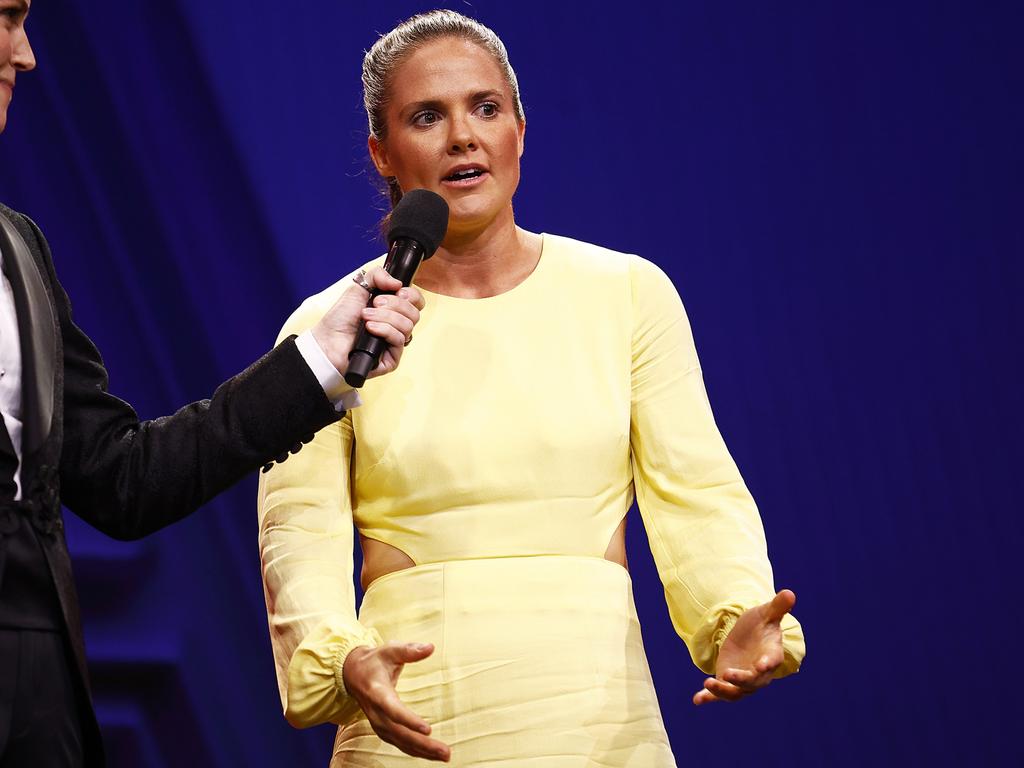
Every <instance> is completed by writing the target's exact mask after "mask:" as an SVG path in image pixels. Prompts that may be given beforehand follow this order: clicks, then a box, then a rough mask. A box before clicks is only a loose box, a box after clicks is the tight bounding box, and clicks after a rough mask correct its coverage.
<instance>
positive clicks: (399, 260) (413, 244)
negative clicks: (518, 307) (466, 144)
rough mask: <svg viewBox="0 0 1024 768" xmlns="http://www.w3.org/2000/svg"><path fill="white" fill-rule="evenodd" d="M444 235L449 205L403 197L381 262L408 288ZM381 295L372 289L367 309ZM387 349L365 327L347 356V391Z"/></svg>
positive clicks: (421, 196) (430, 197)
mask: <svg viewBox="0 0 1024 768" xmlns="http://www.w3.org/2000/svg"><path fill="white" fill-rule="evenodd" d="M447 231H448V204H447V203H446V202H445V201H444V199H443V198H442V197H441V196H440V195H437V194H435V193H433V192H430V191H428V190H426V189H414V190H411V191H410V192H408V193H406V194H405V195H404V196H403V197H402V199H401V200H400V201H399V202H398V205H396V206H395V210H394V211H392V213H391V225H390V226H389V227H388V257H387V260H386V261H385V262H384V269H385V270H386V272H387V273H388V275H390V276H391V277H392V278H394V279H395V280H397V281H399V282H400V283H401V285H403V286H407V287H408V286H410V285H411V284H412V280H413V278H414V277H415V276H416V270H417V269H419V266H420V262H422V261H423V260H424V259H429V258H430V257H431V256H433V255H434V251H436V250H437V247H438V246H439V245H440V244H441V241H442V240H444V236H445V233H446V232H447ZM413 290H415V289H413ZM384 293H390V291H382V290H380V288H378V287H372V289H371V291H370V299H369V302H368V303H367V307H374V306H377V304H376V302H377V301H378V300H379V299H378V297H379V296H381V295H382V294H384ZM417 293H418V292H417ZM407 338H408V335H407V336H405V337H404V338H403V342H402V343H403V345H404V344H405V343H406V341H405V339H407ZM387 347H388V342H387V341H386V340H385V339H384V338H382V337H381V336H380V335H379V334H375V333H374V329H373V328H372V327H368V326H366V325H364V327H363V328H362V329H361V330H360V332H359V335H358V336H357V337H356V340H355V343H354V344H353V345H352V351H351V352H349V356H348V368H347V370H346V371H345V381H346V382H348V385H349V386H350V387H356V388H358V387H361V386H363V383H364V382H365V381H366V379H367V377H368V376H370V375H371V373H372V372H374V371H376V370H377V367H378V365H379V363H380V358H381V354H383V353H384V351H385V350H386V349H387ZM399 354H400V353H399ZM396 363H397V361H396Z"/></svg>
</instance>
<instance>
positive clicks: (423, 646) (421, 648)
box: [412, 643, 430, 651]
mask: <svg viewBox="0 0 1024 768" xmlns="http://www.w3.org/2000/svg"><path fill="white" fill-rule="evenodd" d="M412 647H413V648H415V649H416V650H417V651H425V650H427V649H428V648H429V647H430V643H413V644H412Z"/></svg>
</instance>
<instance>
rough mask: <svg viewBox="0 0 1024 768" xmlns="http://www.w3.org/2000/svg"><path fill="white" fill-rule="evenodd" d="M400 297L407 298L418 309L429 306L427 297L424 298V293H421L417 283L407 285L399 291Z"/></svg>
mask: <svg viewBox="0 0 1024 768" xmlns="http://www.w3.org/2000/svg"><path fill="white" fill-rule="evenodd" d="M398 298H400V299H406V300H407V301H408V302H409V303H410V304H412V305H413V306H414V307H416V309H419V310H422V309H423V308H424V307H425V306H427V302H426V299H424V298H423V294H422V293H420V289H419V288H417V287H416V286H415V285H407V286H406V287H405V288H402V289H401V290H400V291H399V292H398Z"/></svg>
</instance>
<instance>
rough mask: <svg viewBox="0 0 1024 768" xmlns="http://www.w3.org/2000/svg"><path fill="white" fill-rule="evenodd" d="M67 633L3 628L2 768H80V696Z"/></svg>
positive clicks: (0, 684) (0, 634)
mask: <svg viewBox="0 0 1024 768" xmlns="http://www.w3.org/2000/svg"><path fill="white" fill-rule="evenodd" d="M69 652H70V651H69V649H68V647H67V641H66V640H65V639H64V635H63V633H61V632H49V631H40V630H32V629H3V628H0V768H23V767H24V768H29V767H30V766H31V768H41V767H42V766H46V768H50V766H53V768H65V767H66V768H71V767H72V766H74V768H80V767H81V766H82V764H83V757H82V728H81V725H80V720H79V715H78V708H79V695H80V694H79V691H78V690H77V685H76V679H75V676H74V673H73V672H72V670H71V662H70V659H69V657H68V654H69Z"/></svg>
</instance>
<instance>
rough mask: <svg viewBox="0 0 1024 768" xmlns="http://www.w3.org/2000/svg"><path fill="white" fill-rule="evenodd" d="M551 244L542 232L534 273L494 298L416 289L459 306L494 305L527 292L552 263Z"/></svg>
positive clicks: (427, 295) (428, 295) (420, 287)
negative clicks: (547, 265) (549, 254)
mask: <svg viewBox="0 0 1024 768" xmlns="http://www.w3.org/2000/svg"><path fill="white" fill-rule="evenodd" d="M550 244H551V243H550V240H549V238H548V235H547V234H546V233H544V232H541V233H540V256H539V257H538V259H537V263H536V265H534V267H533V271H532V272H530V274H528V275H527V276H526V277H524V278H523V279H522V280H520V281H519V282H518V283H516V284H515V285H513V286H512V287H511V288H509V289H508V290H507V291H502V292H501V293H496V294H494V295H493V296H481V297H480V298H467V297H465V296H449V295H448V294H447V293H435V292H434V291H428V290H427V289H426V288H423V287H422V286H419V285H417V286H416V287H417V288H419V290H420V292H421V293H422V294H423V295H424V296H425V297H427V298H429V299H434V300H437V299H441V300H444V301H449V302H453V303H459V304H478V303H494V302H497V301H501V300H503V299H505V297H506V296H509V297H510V296H513V295H514V294H518V293H522V292H523V291H525V290H527V289H528V288H529V286H530V285H531V284H532V283H534V282H536V280H537V275H538V274H539V273H540V271H541V269H543V268H544V265H545V264H547V262H548V261H550V259H549V258H547V251H548V247H549V246H550ZM413 285H416V283H415V281H414V282H413Z"/></svg>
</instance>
